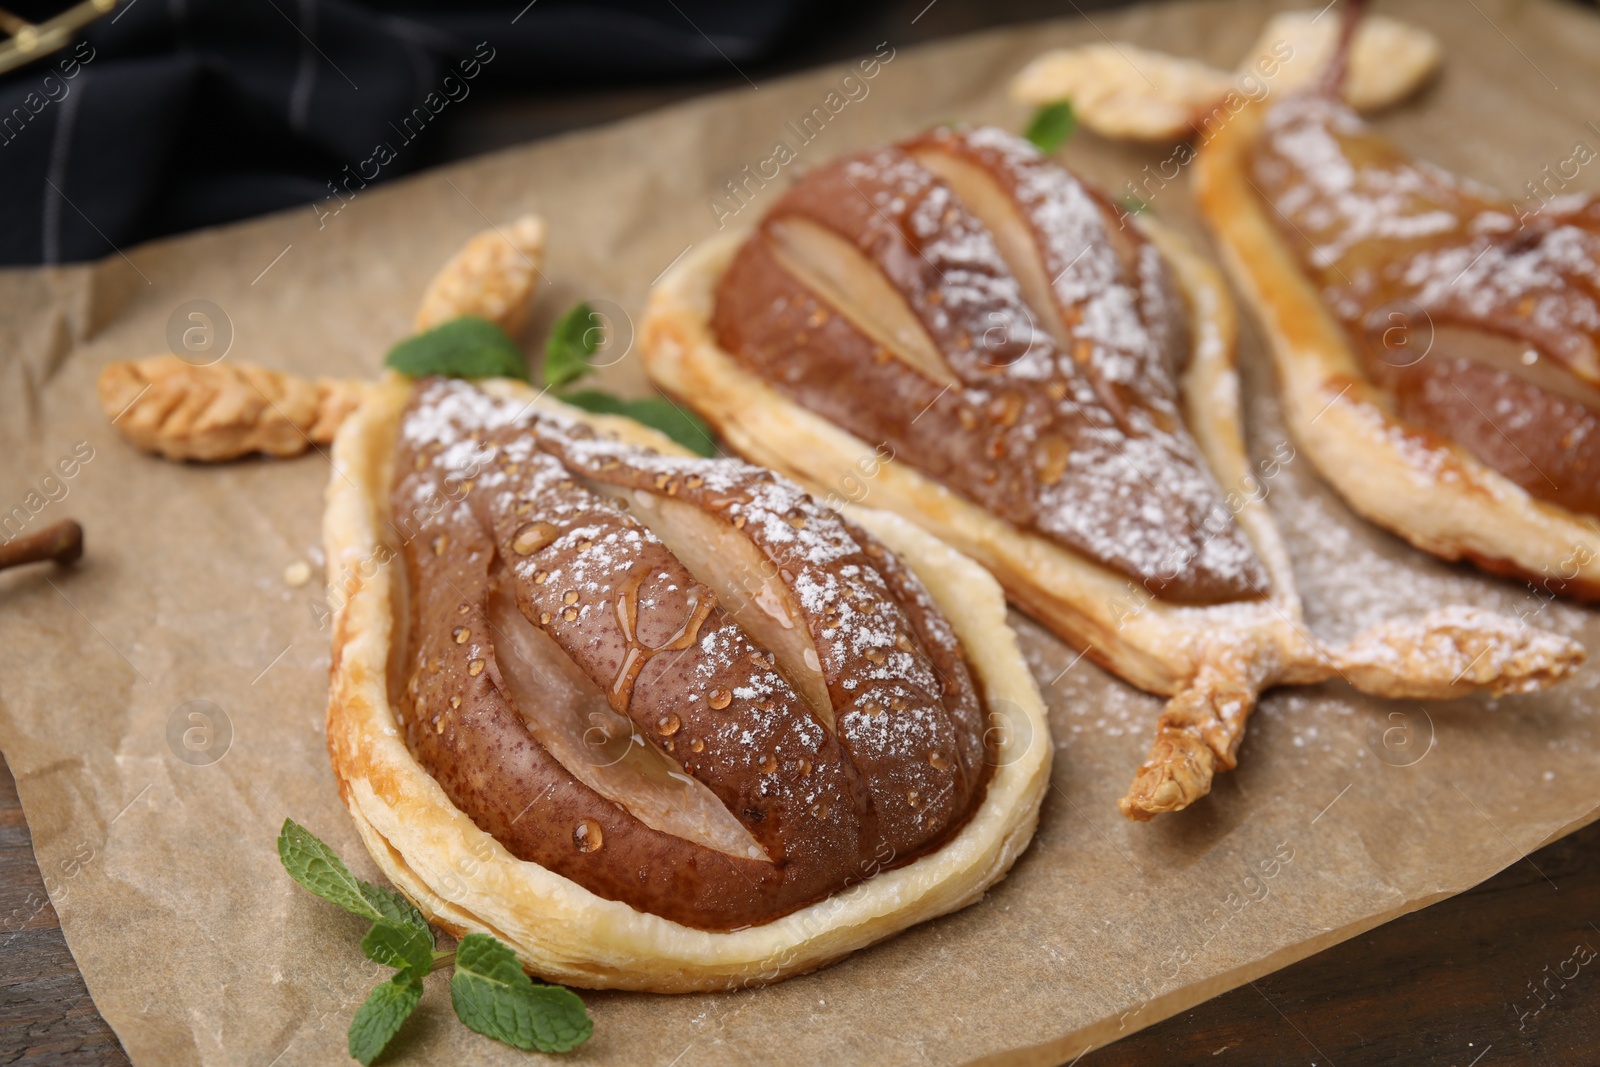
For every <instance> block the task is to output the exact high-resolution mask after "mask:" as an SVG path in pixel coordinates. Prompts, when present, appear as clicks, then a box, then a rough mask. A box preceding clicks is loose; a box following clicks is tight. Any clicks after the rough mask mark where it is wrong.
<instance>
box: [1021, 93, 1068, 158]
mask: <svg viewBox="0 0 1600 1067" xmlns="http://www.w3.org/2000/svg"><path fill="white" fill-rule="evenodd" d="M1077 125H1078V120H1077V118H1076V116H1074V115H1073V113H1072V101H1071V100H1059V101H1057V102H1056V103H1054V104H1046V105H1045V106H1044V107H1041V108H1040V109H1039V110H1038V111H1035V112H1034V113H1033V121H1032V122H1030V123H1028V131H1027V132H1026V133H1024V134H1023V136H1024V137H1026V138H1027V139H1028V140H1030V141H1032V142H1033V143H1034V145H1035V146H1036V147H1037V148H1038V149H1039V151H1041V152H1043V153H1044V154H1045V155H1047V156H1048V155H1050V154H1051V153H1052V152H1054V151H1055V150H1056V149H1058V148H1060V147H1061V146H1062V145H1064V144H1066V143H1067V138H1069V137H1071V136H1072V131H1073V130H1074V129H1075V128H1076V127H1077Z"/></svg>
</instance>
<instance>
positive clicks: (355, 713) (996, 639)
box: [324, 378, 1051, 992]
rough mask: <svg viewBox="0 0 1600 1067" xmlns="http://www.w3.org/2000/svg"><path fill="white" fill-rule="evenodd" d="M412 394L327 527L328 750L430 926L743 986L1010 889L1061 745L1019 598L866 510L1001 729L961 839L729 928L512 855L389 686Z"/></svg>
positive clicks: (572, 965) (631, 984) (686, 981)
mask: <svg viewBox="0 0 1600 1067" xmlns="http://www.w3.org/2000/svg"><path fill="white" fill-rule="evenodd" d="M483 388H484V389H485V390H486V391H488V392H491V393H493V394H494V395H496V396H498V397H504V398H513V399H516V400H519V401H524V402H526V403H528V404H530V405H537V406H539V407H540V408H542V409H544V410H546V411H550V412H555V413H557V414H558V415H561V414H564V415H565V416H567V417H570V418H575V419H580V420H583V421H585V422H587V423H588V424H589V425H590V426H592V427H593V428H595V429H596V430H598V431H599V432H600V433H602V434H604V435H610V436H614V437H616V438H617V439H620V440H622V441H624V442H627V443H631V444H638V445H643V446H648V447H652V448H655V449H656V450H657V451H658V452H662V453H668V454H677V453H678V452H679V451H680V450H678V449H677V448H676V446H674V445H672V444H671V443H670V442H669V441H667V440H666V439H665V438H662V437H661V436H660V435H658V434H656V433H654V432H653V431H650V430H647V429H644V428H642V427H640V426H639V425H638V424H636V423H632V422H630V421H628V420H624V419H615V418H607V417H604V416H592V415H588V414H585V413H582V412H576V411H574V410H572V409H568V408H566V407H564V406H563V405H560V404H559V403H556V402H554V401H550V400H547V399H544V398H540V397H538V396H537V395H536V393H535V392H534V391H533V390H531V389H529V388H527V387H525V386H522V385H520V384H517V383H512V382H508V381H493V382H486V383H483ZM409 396H410V385H409V383H407V382H405V381H403V380H400V379H396V378H391V379H390V380H388V381H386V382H384V383H383V384H381V385H379V386H378V387H376V388H375V389H374V390H373V391H372V393H371V395H370V397H369V398H368V399H367V401H366V402H365V403H364V404H363V405H362V406H361V407H360V408H359V409H358V410H357V411H356V413H355V414H354V415H353V416H352V417H351V418H350V419H348V420H347V421H346V423H345V425H344V426H343V427H342V428H341V430H340V432H339V435H338V437H337V439H336V440H335V443H334V452H333V460H334V466H335V468H336V470H337V471H339V472H340V473H339V474H338V475H336V476H335V477H333V478H332V479H331V480H330V482H329V485H328V494H327V511H326V514H325V519H324V538H325V542H326V547H327V552H328V567H329V583H330V587H331V588H332V589H333V590H334V591H335V593H336V595H335V597H334V601H335V603H336V604H337V605H338V609H337V612H336V615H335V625H334V640H333V666H332V680H331V686H330V697H329V707H328V748H329V753H330V756H331V759H332V763H333V767H334V771H335V774H336V776H337V777H338V780H339V788H340V793H341V795H342V796H343V798H344V800H345V802H346V804H347V806H348V807H349V810H350V813H351V816H352V817H353V818H354V820H355V822H356V825H357V826H358V827H359V829H360V831H361V834H362V837H363V839H364V841H365V842H366V844H367V847H368V849H369V851H370V852H371V853H372V855H373V857H374V859H375V860H376V862H377V863H378V865H379V866H380V867H381V868H382V869H383V871H384V873H385V874H386V875H387V876H388V877H389V878H390V879H391V880H392V881H393V882H394V884H395V885H397V886H398V887H400V888H401V889H402V890H403V891H404V892H405V893H406V894H407V896H409V897H410V898H411V899H412V900H414V901H415V902H416V903H417V904H418V905H419V906H420V907H421V908H422V909H423V911H424V912H425V913H426V914H427V915H428V916H429V917H430V919H432V920H433V921H434V922H436V923H437V924H439V925H440V926H442V927H444V928H445V929H447V930H450V931H452V932H454V933H456V934H462V933H466V932H470V931H483V932H487V933H491V934H493V935H494V936H496V937H498V938H500V939H501V940H503V941H505V942H506V943H507V944H509V945H511V946H512V947H513V948H514V949H515V950H516V951H517V953H518V955H519V956H520V957H521V959H522V961H523V963H524V964H525V966H527V967H528V969H529V970H530V971H532V972H534V973H537V974H539V975H542V976H544V977H547V978H550V979H552V980H556V981H560V982H563V983H566V984H569V985H575V986H582V987H588V988H620V989H634V990H649V991H656V992H687V991H693V990H709V989H728V988H737V987H742V986H752V985H759V984H763V983H767V982H771V981H775V980H778V979H781V978H786V977H789V976H792V975H794V974H799V973H803V972H805V971H808V970H811V969H814V968H816V967H820V966H822V965H824V964H826V963H828V962H831V961H833V960H836V959H839V958H840V957H843V956H845V955H848V954H849V953H851V952H853V951H855V950H857V949H859V948H863V947H865V946H867V945H870V944H872V943H874V942H876V941H879V940H882V939H883V938H886V937H888V936H891V935H892V934H894V933H896V932H898V931H900V930H903V929H905V928H906V927H908V926H910V925H913V924H915V923H917V922H921V921H923V920H925V919H929V918H932V917H934V916H937V915H941V914H945V913H947V912H950V911H953V910H955V909H957V908H960V907H963V906H964V905H966V904H968V903H971V902H972V901H974V900H976V899H977V898H978V897H979V896H980V895H981V894H982V893H983V891H984V890H985V889H986V888H988V887H989V886H991V885H993V884H994V883H995V882H996V881H998V880H999V879H1000V878H1001V877H1003V876H1004V874H1005V873H1006V871H1007V870H1008V869H1009V867H1010V866H1011V864H1012V863H1013V862H1014V861H1015V859H1016V857H1017V856H1018V855H1019V854H1020V853H1021V851H1022V849H1023V848H1025V847H1026V845H1027V843H1028V840H1029V839H1030V837H1031V836H1032V833H1033V829H1034V826H1035V823H1036V820H1037V816H1038V808H1039V803H1040V800H1041V798H1042V796H1043V792H1044V789H1045V786H1046V783H1047V781H1048V777H1049V769H1050V757H1051V748H1050V744H1049V741H1048V728H1047V726H1046V723H1045V719H1044V709H1043V705H1042V702H1041V700H1040V698H1039V695H1038V691H1037V689H1036V687H1035V685H1034V683H1033V680H1032V678H1031V677H1030V676H1029V674H1028V671H1027V668H1026V665H1025V664H1024V662H1023V660H1022V657H1021V654H1020V652H1019V650H1018V648H1017V645H1016V641H1015V638H1014V636H1013V634H1012V632H1011V631H1010V629H1009V627H1007V625H1006V623H1005V603H1004V599H1003V596H1002V593H1001V591H1000V589H999V588H998V586H996V584H995V583H994V581H993V580H992V579H991V578H990V577H989V576H988V575H987V574H986V573H985V572H984V571H983V569H982V568H981V567H979V566H977V565H976V564H974V563H973V562H972V561H971V560H968V559H966V558H965V557H963V556H961V555H960V554H959V553H957V552H955V551H954V550H953V549H951V548H949V547H948V546H946V545H944V544H942V543H940V542H938V541H936V540H935V539H933V538H932V537H930V536H928V535H927V534H926V533H924V532H922V531H920V530H918V529H917V528H916V527H914V526H913V525H911V524H910V523H907V522H905V521H903V520H901V519H898V518H896V517H894V516H892V515H887V514H884V513H881V512H876V511H870V510H865V509H850V510H849V512H848V514H849V517H850V518H851V519H853V520H854V521H855V522H857V523H859V524H860V525H861V526H863V527H866V528H867V529H868V530H869V531H870V532H871V533H873V534H874V535H876V536H877V537H878V538H879V539H881V540H882V541H883V542H884V543H885V544H886V545H887V546H889V548H890V549H892V550H893V551H894V552H896V553H897V554H898V555H899V557H900V559H901V560H902V561H903V562H904V563H906V564H907V565H909V566H910V567H911V569H912V570H913V571H914V572H915V573H916V574H917V576H918V577H919V578H920V579H921V580H922V582H923V583H924V584H925V585H926V587H927V589H928V590H929V592H930V593H931V595H932V596H933V598H934V600H935V601H936V602H937V603H938V604H939V605H940V607H941V608H942V609H943V610H944V611H945V613H946V614H947V615H948V617H949V619H950V622H951V625H952V626H953V627H954V629H955V631H956V634H957V636H958V637H959V639H960V641H961V642H962V645H963V647H964V648H965V650H966V655H967V658H968V660H969V662H970V666H971V668H972V672H973V675H974V677H975V679H976V681H977V682H978V684H979V685H980V686H981V688H982V692H983V695H984V697H985V701H986V703H987V706H988V708H989V711H990V714H991V721H993V723H994V728H993V729H992V730H991V736H990V737H989V738H988V739H987V740H988V741H989V742H990V743H991V744H992V745H995V746H997V747H996V749H995V752H996V755H995V756H994V757H993V761H994V764H995V765H994V768H993V774H992V777H991V778H990V781H989V784H988V787H987V791H986V793H985V796H984V798H983V800H982V802H981V804H980V805H979V806H978V807H977V809H976V810H975V811H974V813H973V815H972V816H971V818H970V819H969V820H968V821H967V822H966V824H965V825H964V826H963V827H962V828H961V829H960V830H959V831H958V832H957V833H956V834H955V836H954V837H952V838H951V839H949V840H948V841H947V842H946V843H944V844H943V845H942V846H941V847H939V848H938V849H937V850H936V851H933V852H930V853H928V854H926V855H923V856H921V857H920V858H918V859H915V860H914V861H912V862H910V863H908V864H906V865H905V866H901V867H897V868H895V869H892V870H883V871H880V872H878V873H876V874H874V875H873V876H872V877H869V878H867V879H866V880H865V881H861V882H858V883H856V884H854V885H851V886H849V887H848V888H846V889H844V890H843V891H841V892H838V893H836V894H834V895H833V896H830V897H827V898H825V899H823V900H821V901H820V902H818V903H815V904H811V905H809V906H806V907H803V908H800V909H799V910H796V911H792V912H790V913H789V914H786V915H783V916H781V917H779V918H777V919H774V920H772V921H770V922H767V923H764V924H760V925H754V926H749V927H746V928H743V929H736V930H731V931H726V932H723V931H715V930H705V929H696V928H692V927H689V926H686V925H682V924H680V923H677V922H673V921H670V920H668V919H665V918H662V917H660V916H658V915H655V914H650V913H647V912H644V911H640V910H636V909H634V908H633V907H630V906H629V905H627V904H624V903H621V902H619V901H617V900H611V899H606V898H603V897H601V896H597V895H595V894H594V893H591V892H589V891H588V890H586V889H584V888H582V887H581V886H579V885H578V884H577V883H576V882H573V881H570V880H568V879H567V878H564V877H562V876H560V875H557V874H555V873H553V872H552V871H550V870H548V869H546V868H544V867H541V866H539V865H538V864H536V863H532V862H527V861H523V860H518V859H516V858H515V857H513V856H512V855H511V854H510V853H509V852H508V851H506V849H505V848H504V847H503V846H502V845H501V844H500V843H499V842H498V841H496V840H495V839H494V838H493V837H491V836H489V834H487V833H486V832H484V831H483V830H481V829H479V827H478V826H477V825H476V824H475V823H474V822H473V820H472V819H471V818H469V817H468V816H467V815H466V814H465V813H464V812H463V811H461V810H460V809H458V808H457V807H455V806H454V805H453V804H452V803H451V802H450V800H449V798H448V797H447V796H446V794H445V792H444V790H443V788H442V787H441V786H440V784H439V783H438V782H437V781H435V780H434V779H433V778H432V777H431V776H430V775H429V774H428V773H427V772H426V771H425V770H424V769H423V767H422V766H421V765H420V764H419V763H418V762H417V760H416V758H415V757H414V756H413V755H412V753H411V751H410V749H408V747H407V745H406V743H405V741H404V740H403V738H402V734H401V730H400V729H399V727H398V725H397V721H396V716H395V712H394V708H393V704H392V700H393V697H394V694H392V693H391V692H390V691H389V681H388V679H389V677H390V657H391V654H392V653H393V648H392V643H393V638H394V631H393V620H394V619H395V618H396V614H395V612H396V607H397V603H398V600H399V598H402V597H403V596H404V595H405V590H404V589H403V588H401V586H403V583H404V568H402V567H400V566H398V565H397V553H396V551H395V549H394V547H393V546H392V545H390V544H388V543H387V541H386V539H385V534H384V531H385V530H386V529H389V527H386V525H385V523H386V514H385V512H386V508H387V504H386V502H387V500H388V499H389V489H390V483H391V479H392V477H393V471H392V465H393V456H394V454H395V443H396V434H397V432H398V428H399V425H400V418H401V414H402V410H403V408H404V407H405V405H406V403H407V399H408V397H409ZM402 617H403V616H402ZM994 716H999V718H993V717H994Z"/></svg>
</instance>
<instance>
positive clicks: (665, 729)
mask: <svg viewBox="0 0 1600 1067" xmlns="http://www.w3.org/2000/svg"><path fill="white" fill-rule="evenodd" d="M682 725H683V720H682V719H680V718H678V717H677V716H676V715H674V714H672V713H670V712H669V713H667V714H666V715H663V716H661V721H660V722H658V723H656V730H657V731H658V732H659V733H660V734H661V736H662V737H671V736H672V735H673V734H675V733H677V732H678V728H679V727H681V726H682Z"/></svg>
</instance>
